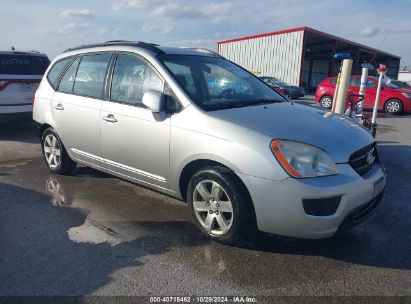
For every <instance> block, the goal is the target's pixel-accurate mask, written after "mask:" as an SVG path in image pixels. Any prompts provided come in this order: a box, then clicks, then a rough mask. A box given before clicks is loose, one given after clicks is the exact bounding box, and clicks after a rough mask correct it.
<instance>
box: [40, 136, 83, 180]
mask: <svg viewBox="0 0 411 304" xmlns="http://www.w3.org/2000/svg"><path fill="white" fill-rule="evenodd" d="M41 147H42V152H43V156H44V160H45V161H46V164H47V166H48V167H49V169H50V170H51V171H53V172H54V173H58V174H67V173H70V172H71V171H72V170H73V169H74V168H75V167H76V163H75V162H74V161H73V160H72V159H71V158H70V156H69V155H68V154H67V151H66V149H65V148H64V145H63V143H62V141H61V139H60V137H59V136H58V135H57V133H56V131H54V130H53V129H52V128H47V129H46V130H45V131H44V132H43V135H42V137H41Z"/></svg>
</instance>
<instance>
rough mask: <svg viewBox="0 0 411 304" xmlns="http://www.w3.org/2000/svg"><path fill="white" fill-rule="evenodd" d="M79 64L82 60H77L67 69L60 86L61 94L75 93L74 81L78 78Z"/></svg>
mask: <svg viewBox="0 0 411 304" xmlns="http://www.w3.org/2000/svg"><path fill="white" fill-rule="evenodd" d="M79 63H80V58H77V59H76V60H74V62H73V63H72V64H71V65H70V67H69V68H68V69H67V71H66V73H64V76H63V78H61V81H60V85H59V91H60V92H64V93H73V85H74V79H75V77H76V72H77V68H78V65H79Z"/></svg>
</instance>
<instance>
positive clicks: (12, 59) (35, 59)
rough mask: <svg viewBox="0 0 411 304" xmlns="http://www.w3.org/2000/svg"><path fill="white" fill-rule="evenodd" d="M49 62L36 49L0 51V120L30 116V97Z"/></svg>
mask: <svg viewBox="0 0 411 304" xmlns="http://www.w3.org/2000/svg"><path fill="white" fill-rule="evenodd" d="M49 64H50V60H49V59H48V58H47V56H46V55H45V54H40V53H38V52H17V51H7V52H0V123H6V122H11V121H26V120H31V119H32V107H33V97H34V94H35V92H36V90H37V87H38V86H39V83H40V81H41V78H42V77H43V74H44V72H45V71H46V69H47V67H48V65H49Z"/></svg>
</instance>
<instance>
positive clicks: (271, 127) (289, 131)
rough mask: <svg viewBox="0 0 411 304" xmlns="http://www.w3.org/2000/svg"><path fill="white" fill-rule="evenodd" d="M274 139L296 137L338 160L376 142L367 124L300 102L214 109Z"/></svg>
mask: <svg viewBox="0 0 411 304" xmlns="http://www.w3.org/2000/svg"><path fill="white" fill-rule="evenodd" d="M210 114H211V115H213V116H214V117H216V118H219V119H223V120H229V121H231V122H233V123H235V124H238V125H241V126H243V127H247V128H251V129H253V130H256V131H258V132H260V133H263V134H265V135H267V136H268V137H270V138H273V139H287V140H295V141H299V142H303V143H307V144H310V145H314V146H316V147H319V148H321V149H323V150H325V151H326V152H328V153H329V154H330V155H331V157H332V158H333V159H334V161H335V162H336V163H347V162H348V159H349V157H350V155H351V154H352V153H353V152H355V151H357V150H359V149H361V148H363V147H365V146H367V145H369V144H371V143H372V142H374V138H373V137H372V136H371V135H370V134H369V133H368V131H367V130H365V129H364V128H363V127H360V126H358V125H357V124H355V123H352V122H351V121H350V120H349V119H347V118H346V117H344V116H341V115H337V114H334V113H331V112H324V111H322V110H320V109H315V108H312V107H308V106H304V105H300V104H296V103H289V102H284V103H277V104H268V105H259V106H251V107H243V108H233V109H225V110H219V111H214V112H210Z"/></svg>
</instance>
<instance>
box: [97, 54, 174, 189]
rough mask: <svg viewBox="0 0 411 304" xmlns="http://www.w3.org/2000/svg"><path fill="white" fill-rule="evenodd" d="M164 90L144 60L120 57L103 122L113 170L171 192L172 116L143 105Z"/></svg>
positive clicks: (104, 148)
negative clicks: (145, 98) (146, 96)
mask: <svg viewBox="0 0 411 304" xmlns="http://www.w3.org/2000/svg"><path fill="white" fill-rule="evenodd" d="M163 88H164V80H163V79H162V78H161V77H160V76H159V74H158V73H157V72H156V71H155V70H154V68H153V67H152V66H151V65H150V64H149V63H148V62H147V61H146V60H145V59H144V58H142V57H140V56H137V55H131V54H119V55H118V57H117V60H116V62H115V65H114V69H113V76H112V82H111V94H110V95H111V96H110V101H105V102H104V103H103V107H102V111H101V118H100V121H101V140H102V152H103V156H104V158H105V160H106V162H107V167H108V169H109V170H113V171H115V172H117V173H119V174H120V175H123V176H127V177H131V178H132V179H136V180H138V181H140V182H143V183H147V184H150V185H155V186H157V187H161V188H168V175H169V145H170V115H166V114H164V115H163V113H161V114H153V113H152V112H151V110H150V109H148V108H146V107H145V106H144V105H143V103H142V98H143V95H144V93H145V92H147V91H148V90H156V91H161V92H162V91H163Z"/></svg>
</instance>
